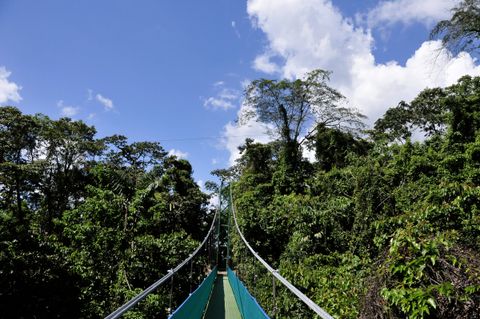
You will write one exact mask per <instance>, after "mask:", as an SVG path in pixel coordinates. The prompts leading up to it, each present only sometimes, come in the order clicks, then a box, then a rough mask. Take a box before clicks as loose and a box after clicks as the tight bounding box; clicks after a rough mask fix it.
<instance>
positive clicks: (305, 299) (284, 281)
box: [230, 186, 334, 319]
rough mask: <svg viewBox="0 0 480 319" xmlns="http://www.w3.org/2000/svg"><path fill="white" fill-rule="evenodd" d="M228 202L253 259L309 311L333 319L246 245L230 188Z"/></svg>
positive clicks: (326, 318)
mask: <svg viewBox="0 0 480 319" xmlns="http://www.w3.org/2000/svg"><path fill="white" fill-rule="evenodd" d="M230 202H231V203H232V205H231V206H232V212H233V219H234V221H235V228H236V229H237V232H238V234H239V235H240V237H241V238H242V240H243V242H244V243H245V245H246V246H247V248H248V249H249V250H250V252H251V253H252V254H253V255H254V256H255V258H257V259H258V261H260V262H261V263H262V265H263V266H264V267H265V268H267V270H268V271H269V272H270V273H271V274H272V275H273V276H275V278H277V279H278V280H279V281H280V282H281V283H282V284H283V285H284V286H285V287H287V288H288V289H289V290H290V291H291V292H293V293H294V294H295V295H296V296H297V297H298V298H299V299H300V300H302V301H303V302H304V303H305V304H306V305H307V306H308V307H309V308H310V309H312V310H313V311H314V312H315V313H316V314H317V315H319V316H320V317H321V318H323V319H334V318H333V317H332V316H331V315H330V314H328V313H327V312H326V311H325V310H323V309H322V308H321V307H320V306H319V305H317V304H316V303H315V302H313V301H312V300H311V299H310V298H308V297H307V296H305V294H303V293H302V292H301V291H300V290H298V289H297V288H296V287H295V286H294V285H292V284H291V283H290V282H289V281H288V280H287V279H285V278H284V277H282V275H280V274H279V273H278V271H277V270H275V269H273V268H272V267H271V266H270V265H269V264H268V263H267V262H266V261H265V260H263V258H262V257H260V255H259V254H258V253H257V252H256V251H255V250H253V248H252V246H250V244H249V243H248V241H247V240H246V239H245V236H243V233H242V232H241V230H240V227H239V226H238V221H237V213H236V210H235V205H234V204H233V195H232V187H231V186H230Z"/></svg>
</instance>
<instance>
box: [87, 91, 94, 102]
mask: <svg viewBox="0 0 480 319" xmlns="http://www.w3.org/2000/svg"><path fill="white" fill-rule="evenodd" d="M92 100H93V90H92V89H87V101H92Z"/></svg>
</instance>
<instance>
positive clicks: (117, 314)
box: [105, 210, 218, 319]
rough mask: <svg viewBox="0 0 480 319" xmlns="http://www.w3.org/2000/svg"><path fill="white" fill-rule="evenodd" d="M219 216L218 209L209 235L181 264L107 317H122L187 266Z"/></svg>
mask: <svg viewBox="0 0 480 319" xmlns="http://www.w3.org/2000/svg"><path fill="white" fill-rule="evenodd" d="M217 216H218V210H217V211H216V212H215V215H214V216H213V221H212V224H211V225H210V229H209V230H208V233H207V235H206V236H205V238H204V239H203V241H202V243H201V244H200V245H199V246H198V247H197V249H195V251H194V252H193V253H191V254H190V255H189V256H188V257H187V258H186V259H185V260H184V261H182V262H181V263H180V264H178V265H177V267H175V268H174V269H170V270H168V273H167V274H166V275H165V276H163V277H162V278H160V279H159V280H157V281H156V282H155V283H153V284H152V285H151V286H150V287H148V288H147V289H145V290H144V291H142V292H141V293H139V294H138V295H136V296H135V297H133V298H132V299H131V300H130V301H128V302H126V303H125V304H124V305H122V306H121V307H119V308H118V309H117V310H115V311H114V312H112V313H111V314H109V315H108V316H106V317H105V319H117V318H120V317H121V316H122V315H123V314H124V313H125V312H127V311H128V310H130V308H132V307H133V306H135V305H136V304H137V303H139V302H140V301H142V300H143V299H145V297H147V295H148V294H150V293H152V292H153V291H154V290H155V289H157V288H158V287H159V286H160V285H161V284H163V283H164V282H166V281H167V280H168V279H169V278H170V277H172V276H173V275H174V274H175V273H177V272H178V271H179V270H180V269H181V268H182V267H183V266H185V265H186V264H187V263H188V262H189V261H190V260H191V259H192V258H193V257H195V256H196V255H197V253H198V252H199V251H200V249H201V248H202V247H203V246H204V245H205V243H206V242H207V239H208V238H209V237H210V235H211V234H212V231H213V228H214V226H215V221H216V219H217Z"/></svg>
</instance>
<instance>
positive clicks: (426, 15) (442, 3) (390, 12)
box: [367, 0, 460, 27]
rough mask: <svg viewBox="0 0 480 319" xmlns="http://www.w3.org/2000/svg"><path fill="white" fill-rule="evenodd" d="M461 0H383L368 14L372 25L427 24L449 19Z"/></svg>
mask: <svg viewBox="0 0 480 319" xmlns="http://www.w3.org/2000/svg"><path fill="white" fill-rule="evenodd" d="M459 2H460V1H459V0H421V1H419V0H392V1H381V2H380V3H379V4H378V5H377V6H376V7H375V8H374V9H372V10H371V11H370V12H369V13H368V14H367V21H368V25H369V26H370V27H377V26H380V25H391V24H394V23H398V22H400V23H403V24H410V23H413V22H420V23H423V24H425V25H427V26H431V25H433V24H434V23H435V22H437V21H439V20H442V19H447V18H448V17H449V16H450V14H451V13H450V10H451V9H452V8H453V7H454V6H455V5H457V4H458V3H459Z"/></svg>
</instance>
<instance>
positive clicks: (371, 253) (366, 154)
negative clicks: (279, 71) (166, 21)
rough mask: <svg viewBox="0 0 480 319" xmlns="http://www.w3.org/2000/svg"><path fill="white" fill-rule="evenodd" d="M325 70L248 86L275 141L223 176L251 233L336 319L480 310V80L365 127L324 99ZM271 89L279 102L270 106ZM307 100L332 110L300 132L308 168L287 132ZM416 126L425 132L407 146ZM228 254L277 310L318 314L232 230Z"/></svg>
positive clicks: (247, 151)
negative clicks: (276, 282)
mask: <svg viewBox="0 0 480 319" xmlns="http://www.w3.org/2000/svg"><path fill="white" fill-rule="evenodd" d="M316 72H320V71H316ZM318 74H319V73H310V75H309V76H308V77H307V78H306V79H305V80H296V81H293V82H291V81H288V80H283V81H269V80H260V81H258V82H254V83H253V84H252V86H251V87H250V88H251V89H252V90H254V91H255V93H252V94H253V97H254V99H256V100H255V105H256V106H257V107H260V108H261V107H265V106H267V105H268V107H267V108H268V109H270V110H271V111H272V113H268V114H267V113H265V115H266V116H265V117H264V120H265V121H266V122H267V123H270V124H272V127H273V128H274V131H275V132H276V133H277V134H278V139H277V140H276V141H274V142H272V143H270V144H259V143H255V142H254V141H252V140H248V141H247V142H246V144H245V145H244V146H243V147H242V155H243V156H242V158H241V159H240V160H239V162H238V164H237V165H236V166H235V167H233V168H231V169H230V170H226V171H220V172H217V174H219V175H221V176H224V177H226V178H227V177H228V178H230V179H232V180H233V183H232V185H233V194H234V197H235V198H234V203H235V205H236V207H237V210H238V214H239V218H240V224H241V225H240V226H241V228H242V230H243V232H244V234H245V236H246V237H247V238H248V239H249V241H250V243H251V244H252V246H254V249H255V250H256V251H258V253H259V254H260V255H261V256H263V257H265V258H266V259H267V260H268V262H270V263H271V264H272V265H274V267H276V268H278V269H279V271H280V273H281V274H282V275H284V276H286V278H288V279H289V280H291V281H292V283H293V284H294V285H296V286H297V287H301V288H302V290H303V291H304V292H305V293H306V294H307V295H309V296H310V297H311V298H312V299H313V300H314V301H315V302H317V303H318V304H319V305H321V306H322V307H324V308H325V309H326V310H327V311H328V312H329V313H331V314H332V315H334V316H335V317H337V318H480V259H479V256H480V214H479V209H480V187H479V183H480V132H479V129H480V77H473V78H472V77H469V76H465V77H463V78H461V79H460V80H459V81H458V83H457V84H455V85H452V86H450V87H447V88H444V89H440V88H433V89H426V90H424V91H423V92H421V93H420V94H419V95H418V96H417V97H416V98H415V99H414V100H413V101H412V102H411V103H405V102H401V103H400V104H399V105H398V106H397V107H394V108H391V109H389V110H388V111H387V112H386V114H385V115H384V116H383V117H382V118H380V119H379V120H378V121H377V122H376V123H375V127H374V129H372V130H371V131H369V133H368V136H360V135H358V134H356V131H355V130H353V131H352V130H350V131H348V130H345V129H343V128H342V127H341V125H340V123H345V122H346V121H347V120H348V121H350V122H352V121H353V122H354V123H358V122H357V120H358V114H356V113H354V112H351V111H348V112H347V110H345V109H342V108H340V107H334V108H333V109H335V110H336V111H332V106H331V105H330V104H328V103H327V104H323V105H321V104H318V103H317V100H316V98H317V97H318V96H317V95H316V89H314V90H312V87H313V88H319V87H325V85H326V84H325V83H324V82H322V81H323V79H324V78H321V79H318V78H314V77H312V76H317V75H318ZM312 81H313V82H312ZM266 87H268V92H270V93H269V94H271V95H272V96H273V97H274V98H273V99H270V98H271V96H270V97H269V101H270V102H269V103H266V104H262V103H259V101H258V100H257V99H258V97H261V98H262V99H263V98H265V96H266V94H265V92H263V91H262V90H263V89H265V88H266ZM322 96H324V95H322ZM333 96H334V97H335V99H336V97H337V95H333ZM272 101H275V102H272ZM312 101H313V102H314V103H317V104H316V107H319V106H320V108H322V107H323V108H328V109H329V110H330V111H329V112H324V114H326V115H325V117H324V118H323V119H324V121H323V122H319V123H318V124H317V127H316V129H315V130H313V132H311V133H310V134H309V135H307V139H305V140H303V142H304V143H306V144H307V145H308V147H310V148H311V149H312V150H314V151H315V154H316V161H315V162H314V163H311V162H309V161H307V160H306V159H305V158H303V157H302V147H301V146H302V144H301V143H302V141H300V140H299V139H297V137H298V136H300V135H301V134H300V135H296V133H295V130H294V129H292V128H295V127H297V124H298V123H299V121H302V120H301V119H304V118H305V117H306V116H307V113H308V112H307V111H306V110H307V107H311V106H312V105H313V102H312ZM332 102H334V100H331V99H330V102H329V103H332ZM275 103H278V104H276V105H275ZM272 105H275V106H274V107H271V106H272ZM300 106H302V107H300ZM270 107H271V108H270ZM275 109H277V110H280V112H278V114H274V110H275ZM282 109H284V110H286V111H283V110H282ZM264 111H267V109H266V108H264V109H263V110H262V109H259V110H258V112H259V114H263V113H262V112H264ZM305 112H307V113H305ZM287 114H288V116H287ZM277 115H278V116H277ZM340 119H342V120H341V121H340ZM348 121H347V122H348ZM415 131H417V132H418V131H421V132H423V133H424V134H425V136H426V138H425V139H424V140H422V141H415V142H414V141H412V134H413V133H414V132H415ZM357 132H358V131H357ZM233 252H234V257H233V262H234V266H235V267H236V268H237V269H239V271H240V274H243V279H244V280H245V281H246V282H247V283H248V286H249V288H250V291H252V292H256V296H257V297H258V299H259V301H260V304H261V305H262V306H264V307H265V308H266V309H268V311H269V313H270V314H275V315H276V317H278V318H294V317H295V318H311V317H312V313H311V312H309V311H308V310H306V309H304V308H303V307H302V306H301V305H300V304H299V302H298V301H297V300H296V298H294V297H293V296H292V294H291V293H289V292H286V291H281V292H280V293H279V292H277V298H276V300H274V299H273V298H272V278H271V275H267V273H266V271H265V270H263V268H262V267H261V265H260V264H259V263H258V262H255V261H254V260H253V258H252V257H251V256H250V254H249V253H247V252H246V249H245V247H244V246H243V244H242V243H241V242H240V241H239V239H238V238H236V239H235V240H234V243H233ZM277 289H278V288H277Z"/></svg>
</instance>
